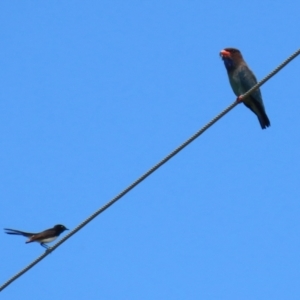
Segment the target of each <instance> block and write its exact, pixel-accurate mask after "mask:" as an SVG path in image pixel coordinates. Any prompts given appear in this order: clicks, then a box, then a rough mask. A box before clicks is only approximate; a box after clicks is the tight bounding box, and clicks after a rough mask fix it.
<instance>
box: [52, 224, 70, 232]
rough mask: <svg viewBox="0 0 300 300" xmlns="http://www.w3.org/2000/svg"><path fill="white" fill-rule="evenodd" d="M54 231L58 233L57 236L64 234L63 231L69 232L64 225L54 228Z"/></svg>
mask: <svg viewBox="0 0 300 300" xmlns="http://www.w3.org/2000/svg"><path fill="white" fill-rule="evenodd" d="M54 229H55V230H57V232H59V234H61V233H62V232H64V231H65V230H69V229H68V228H66V227H65V226H64V225H61V224H58V225H55V226H54Z"/></svg>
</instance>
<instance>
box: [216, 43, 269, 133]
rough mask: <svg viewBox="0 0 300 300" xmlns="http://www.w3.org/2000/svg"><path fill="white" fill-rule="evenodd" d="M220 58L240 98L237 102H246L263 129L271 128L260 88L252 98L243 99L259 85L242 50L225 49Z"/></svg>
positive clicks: (251, 95) (234, 90) (252, 94)
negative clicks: (244, 95)
mask: <svg viewBox="0 0 300 300" xmlns="http://www.w3.org/2000/svg"><path fill="white" fill-rule="evenodd" d="M220 56H221V58H222V60H223V61H224V65H225V68H226V70H227V74H228V77H229V81H230V85H231V87H232V90H233V92H234V93H235V95H236V96H238V97H237V101H238V102H244V104H245V105H246V106H247V107H248V108H249V109H250V110H252V112H254V113H255V114H256V116H257V118H258V121H259V123H260V126H261V128H262V129H266V128H267V127H269V126H271V123H270V120H269V118H268V116H267V114H266V111H265V107H264V104H263V100H262V95H261V92H260V89H259V88H258V89H256V90H255V91H254V92H253V93H251V94H250V96H248V97H246V98H243V97H241V96H242V95H243V94H245V93H246V92H247V91H248V90H250V89H251V88H252V87H253V86H254V85H256V84H257V80H256V77H255V75H254V74H253V72H252V71H251V70H250V69H249V67H248V65H247V64H246V62H245V61H244V59H243V56H242V54H241V52H240V50H238V49H236V48H225V49H223V50H221V52H220Z"/></svg>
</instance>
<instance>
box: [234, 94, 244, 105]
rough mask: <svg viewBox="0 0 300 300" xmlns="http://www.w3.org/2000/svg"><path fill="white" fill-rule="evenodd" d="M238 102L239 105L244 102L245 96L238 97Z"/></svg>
mask: <svg viewBox="0 0 300 300" xmlns="http://www.w3.org/2000/svg"><path fill="white" fill-rule="evenodd" d="M236 102H237V103H242V102H243V95H241V96H238V97H237V98H236Z"/></svg>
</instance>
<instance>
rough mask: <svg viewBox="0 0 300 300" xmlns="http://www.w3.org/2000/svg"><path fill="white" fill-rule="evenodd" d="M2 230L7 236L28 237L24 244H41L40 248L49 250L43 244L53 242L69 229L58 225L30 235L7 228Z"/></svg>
mask: <svg viewBox="0 0 300 300" xmlns="http://www.w3.org/2000/svg"><path fill="white" fill-rule="evenodd" d="M4 230H6V232H5V233H7V234H14V235H23V236H26V237H28V240H27V241H26V242H25V243H32V242H38V243H40V244H41V246H42V247H44V248H46V249H50V247H49V246H48V245H46V244H45V243H50V242H52V241H54V240H55V239H56V238H57V237H58V236H59V235H60V234H61V233H62V232H64V231H65V230H69V229H68V228H66V227H65V226H64V225H61V224H59V225H55V226H54V227H53V228H50V229H46V230H44V231H41V232H38V233H30V232H25V231H21V230H16V229H9V228H4Z"/></svg>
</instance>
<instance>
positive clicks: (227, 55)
mask: <svg viewBox="0 0 300 300" xmlns="http://www.w3.org/2000/svg"><path fill="white" fill-rule="evenodd" d="M220 56H222V57H230V52H229V51H226V50H222V51H221V52H220Z"/></svg>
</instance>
